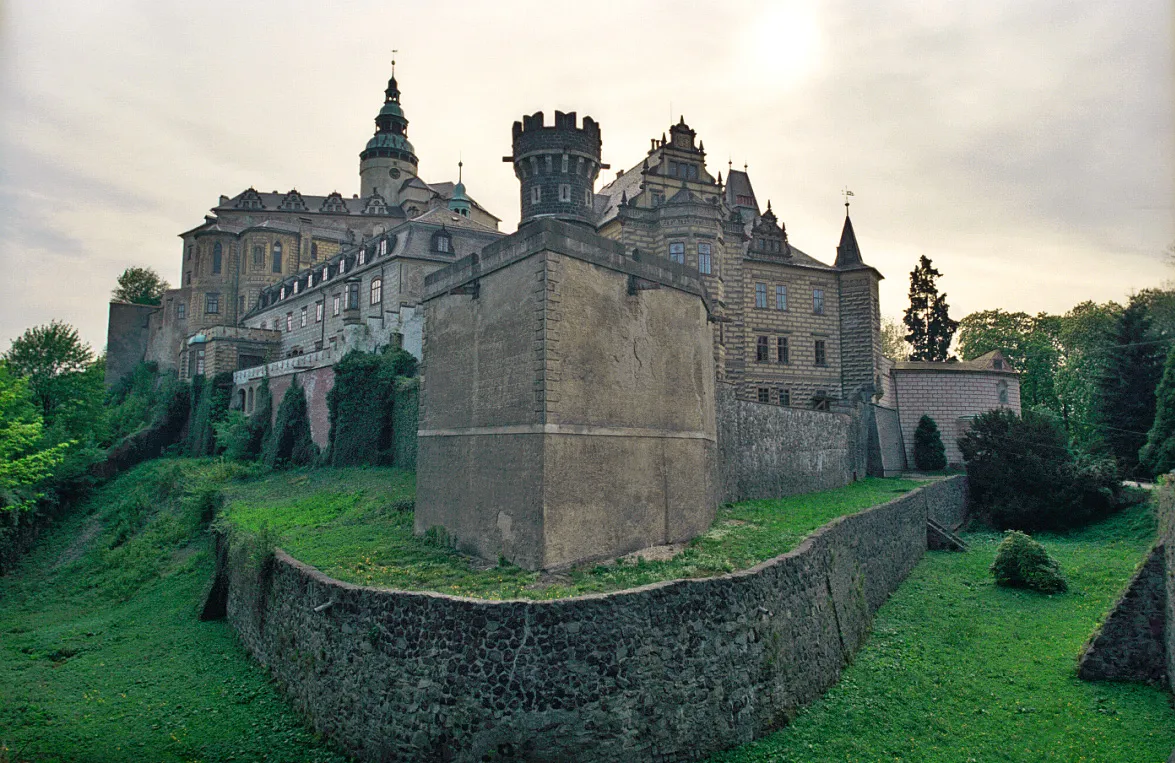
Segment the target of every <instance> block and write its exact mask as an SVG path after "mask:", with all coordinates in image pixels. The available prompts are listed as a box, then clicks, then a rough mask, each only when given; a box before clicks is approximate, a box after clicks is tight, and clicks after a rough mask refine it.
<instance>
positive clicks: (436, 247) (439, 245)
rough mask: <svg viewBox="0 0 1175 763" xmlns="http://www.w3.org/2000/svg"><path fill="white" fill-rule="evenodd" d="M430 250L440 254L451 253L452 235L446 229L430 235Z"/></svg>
mask: <svg viewBox="0 0 1175 763" xmlns="http://www.w3.org/2000/svg"><path fill="white" fill-rule="evenodd" d="M432 250H433V251H434V252H440V253H441V254H452V252H453V237H452V236H450V235H449V233H448V231H445V230H439V231H437V232H436V233H435V234H434V235H433V237H432Z"/></svg>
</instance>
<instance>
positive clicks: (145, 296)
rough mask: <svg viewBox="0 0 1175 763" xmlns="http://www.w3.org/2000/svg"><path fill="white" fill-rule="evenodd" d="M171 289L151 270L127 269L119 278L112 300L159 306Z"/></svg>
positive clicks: (111, 294) (111, 295)
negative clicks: (164, 293)
mask: <svg viewBox="0 0 1175 763" xmlns="http://www.w3.org/2000/svg"><path fill="white" fill-rule="evenodd" d="M169 288H171V287H170V286H169V285H168V283H167V281H165V280H163V278H162V277H161V276H160V275H159V274H158V273H156V272H155V271H154V270H152V269H151V268H127V269H126V270H124V271H122V275H120V276H119V277H118V286H116V287H115V288H114V291H112V292H111V293H110V298H111V299H113V300H115V301H116V302H133V303H134V304H136V305H158V304H159V302H160V301H161V300H162V299H163V292H165V291H167V290H168V289H169Z"/></svg>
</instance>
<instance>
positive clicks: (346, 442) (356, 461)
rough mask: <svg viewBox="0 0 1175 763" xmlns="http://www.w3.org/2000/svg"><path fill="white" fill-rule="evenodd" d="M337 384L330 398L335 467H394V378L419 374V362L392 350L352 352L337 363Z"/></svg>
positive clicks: (330, 452) (331, 460) (330, 448)
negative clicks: (373, 465) (361, 465)
mask: <svg viewBox="0 0 1175 763" xmlns="http://www.w3.org/2000/svg"><path fill="white" fill-rule="evenodd" d="M334 371H335V383H334V386H333V387H331V390H330V392H328V393H327V395H326V404H327V411H328V413H329V415H330V442H329V444H328V446H327V455H326V459H325V460H326V462H327V463H329V464H330V465H331V466H357V465H360V464H377V463H385V464H390V463H392V461H393V460H394V447H393V445H394V443H393V434H394V420H395V415H394V411H395V405H396V378H397V377H403V376H412V375H414V374H415V373H416V358H414V357H413V356H412V354H411V353H408V352H405V351H404V350H402V349H399V348H394V347H386V348H384V349H383V350H382V351H380V352H374V353H370V352H360V351H358V350H352V351H351V352H348V353H347V354H346V355H345V356H343V358H342V359H341V360H340V361H339V362H338V363H336V364H335V367H334Z"/></svg>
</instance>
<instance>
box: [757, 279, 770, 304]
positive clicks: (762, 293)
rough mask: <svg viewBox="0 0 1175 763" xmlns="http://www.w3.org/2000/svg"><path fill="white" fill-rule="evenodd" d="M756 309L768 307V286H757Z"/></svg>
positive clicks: (761, 284)
mask: <svg viewBox="0 0 1175 763" xmlns="http://www.w3.org/2000/svg"><path fill="white" fill-rule="evenodd" d="M755 307H763V308H765V307H767V284H765V283H757V284H755Z"/></svg>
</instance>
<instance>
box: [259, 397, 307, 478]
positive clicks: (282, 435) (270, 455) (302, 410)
mask: <svg viewBox="0 0 1175 763" xmlns="http://www.w3.org/2000/svg"><path fill="white" fill-rule="evenodd" d="M316 458H318V446H317V445H315V444H314V440H313V439H312V438H311V436H310V415H309V411H308V410H307V407H306V393H305V392H303V390H302V385H301V384H299V383H298V377H296V376H295V377H294V379H293V381H292V382H290V386H289V388H287V389H286V393H285V394H284V395H282V401H281V405H279V406H278V407H277V420H276V421H275V422H274V424H273V429H271V430H270V432H269V434H268V435H267V436H266V438H265V444H264V445H263V446H262V448H261V460H262V461H263V462H264V463H265V465H266V466H268V467H270V468H280V467H283V466H309V465H310V464H312V463H314V460H315V459H316Z"/></svg>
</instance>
